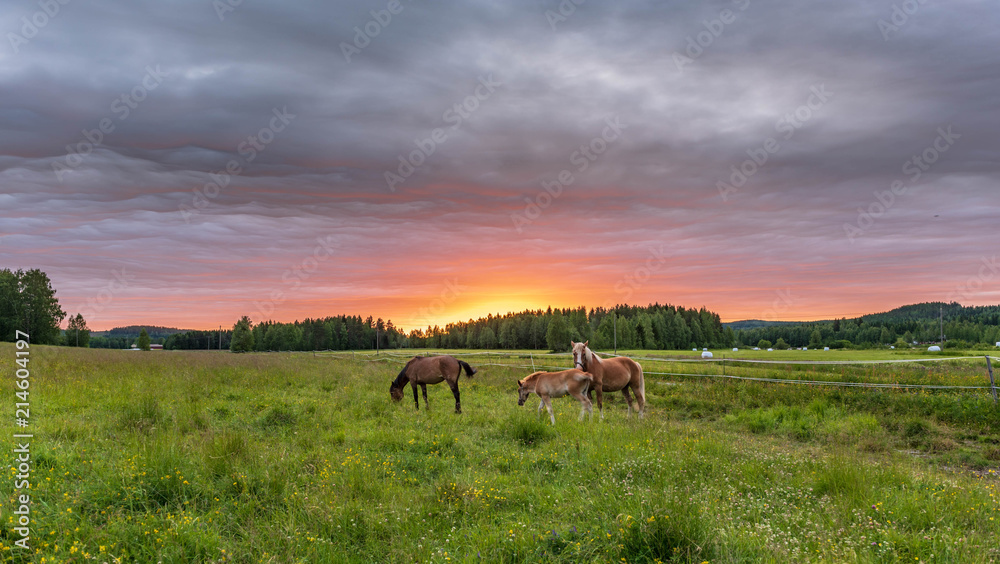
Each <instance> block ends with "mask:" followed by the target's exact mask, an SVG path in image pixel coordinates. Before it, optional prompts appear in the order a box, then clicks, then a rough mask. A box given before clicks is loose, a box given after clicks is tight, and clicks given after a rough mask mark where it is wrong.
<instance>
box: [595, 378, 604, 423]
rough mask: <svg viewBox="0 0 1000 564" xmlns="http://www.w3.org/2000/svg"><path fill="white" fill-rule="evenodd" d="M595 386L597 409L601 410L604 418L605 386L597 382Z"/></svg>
mask: <svg viewBox="0 0 1000 564" xmlns="http://www.w3.org/2000/svg"><path fill="white" fill-rule="evenodd" d="M595 384H596V383H595ZM594 387H595V388H597V410H598V411H600V412H601V419H604V386H602V385H601V384H596V385H595V386H594Z"/></svg>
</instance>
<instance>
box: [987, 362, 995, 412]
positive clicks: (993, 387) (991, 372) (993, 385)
mask: <svg viewBox="0 0 1000 564" xmlns="http://www.w3.org/2000/svg"><path fill="white" fill-rule="evenodd" d="M986 369H987V370H989V371H990V391H991V392H993V405H996V403H997V385H996V382H994V381H993V364H992V363H991V362H990V356H989V355H986Z"/></svg>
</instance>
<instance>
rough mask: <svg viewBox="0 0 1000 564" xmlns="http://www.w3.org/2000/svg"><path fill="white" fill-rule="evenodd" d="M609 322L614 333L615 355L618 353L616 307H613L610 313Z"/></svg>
mask: <svg viewBox="0 0 1000 564" xmlns="http://www.w3.org/2000/svg"><path fill="white" fill-rule="evenodd" d="M611 323H612V325H613V326H614V333H615V355H616V356H617V355H618V308H615V311H614V313H613V314H612V315H611Z"/></svg>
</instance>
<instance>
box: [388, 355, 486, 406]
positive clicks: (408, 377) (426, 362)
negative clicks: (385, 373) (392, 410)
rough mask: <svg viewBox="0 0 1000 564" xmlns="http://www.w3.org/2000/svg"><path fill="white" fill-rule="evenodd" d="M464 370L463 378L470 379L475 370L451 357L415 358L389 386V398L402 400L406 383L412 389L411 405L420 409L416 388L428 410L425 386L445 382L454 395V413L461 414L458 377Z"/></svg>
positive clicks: (462, 361)
mask: <svg viewBox="0 0 1000 564" xmlns="http://www.w3.org/2000/svg"><path fill="white" fill-rule="evenodd" d="M463 368H464V369H465V376H466V377H467V378H471V377H472V375H473V374H475V373H476V369H475V368H473V367H471V366H469V363H467V362H465V361H464V360H458V359H456V358H455V357H453V356H429V357H423V356H415V357H413V358H412V359H410V361H409V362H407V363H406V366H404V367H403V369H402V370H401V371H400V372H399V376H396V379H395V380H393V381H392V384H391V385H390V386H389V396H390V397H392V399H393V401H399V400H401V399H403V388H405V387H406V384H407V382H409V384H410V386H411V387H412V388H413V404H414V406H416V408H417V409H420V402H419V401H417V386H420V388H421V389H422V390H423V392H424V406H425V409H430V404H429V403H428V401H427V384H438V383H440V382H443V381H445V380H447V381H448V385H449V386H451V393H453V394H455V413H462V402H461V400H459V395H458V377H459V376H460V375H461V374H462V369H463Z"/></svg>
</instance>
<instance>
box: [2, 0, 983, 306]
mask: <svg viewBox="0 0 1000 564" xmlns="http://www.w3.org/2000/svg"><path fill="white" fill-rule="evenodd" d="M221 2H222V4H220V3H219V2H215V3H213V2H210V1H207V0H199V1H191V2H169V3H164V2H107V1H105V2H88V3H77V2H71V3H68V4H66V5H61V8H60V12H59V13H58V14H56V15H55V16H53V17H51V18H47V20H48V21H47V22H46V24H45V25H44V26H41V27H39V28H38V29H36V30H35V31H36V33H35V34H33V35H32V37H31V38H27V35H29V34H30V33H28V34H26V33H25V31H28V32H30V31H31V30H30V29H27V30H25V29H24V23H23V22H24V20H22V18H28V20H29V21H30V19H31V18H32V16H33V15H34V14H35V13H36V12H38V10H39V7H38V5H37V4H35V3H30V2H19V3H16V4H10V3H8V4H5V5H4V6H3V7H2V8H0V31H2V32H3V33H4V37H5V44H4V45H2V46H0V183H2V188H0V204H2V206H3V207H2V212H0V217H2V218H3V219H2V221H3V225H2V228H0V231H2V232H3V234H4V237H3V238H2V239H0V252H2V253H3V255H2V256H3V260H4V263H5V264H4V266H8V265H9V266H15V267H16V266H40V267H43V268H46V269H47V270H49V271H50V273H51V274H52V275H53V278H54V279H56V280H57V282H58V286H59V287H60V288H63V293H65V294H70V295H72V296H73V298H74V299H78V300H84V299H85V298H86V296H87V295H88V294H93V292H95V291H96V289H97V288H100V287H101V286H102V285H103V284H104V282H105V281H106V279H107V277H108V276H109V275H108V272H110V271H112V270H113V269H115V268H121V267H123V266H125V267H129V268H131V269H133V270H134V271H135V272H136V273H137V279H136V281H135V282H134V286H133V290H134V291H137V292H139V293H140V294H141V291H139V290H136V288H144V289H146V290H144V291H148V292H150V293H155V292H162V291H165V290H164V289H171V291H173V292H180V293H183V292H185V291H190V292H192V293H194V294H201V293H205V295H210V294H212V290H206V288H210V289H215V290H216V294H217V293H218V290H219V289H221V288H227V287H230V286H232V281H233V280H236V279H242V280H245V279H250V280H255V282H253V283H251V284H250V285H249V287H247V288H244V289H243V290H245V291H243V290H241V291H243V293H244V294H245V295H246V296H247V298H246V299H251V298H250V297H249V296H253V295H254V291H257V290H259V291H267V290H268V289H269V288H270V287H272V286H274V285H275V284H280V283H279V282H275V280H279V279H280V275H281V273H282V272H283V270H284V269H286V268H287V264H288V263H289V261H291V262H292V263H294V261H295V260H298V259H301V258H302V256H308V254H309V252H310V249H311V248H312V245H313V244H314V241H315V240H316V238H317V237H327V236H330V237H334V238H335V240H336V241H337V246H338V249H339V250H338V261H340V262H339V263H338V264H340V265H341V266H340V267H338V268H337V269H336V270H337V274H336V283H335V284H333V283H331V285H330V286H320V287H322V288H327V289H329V288H333V287H336V288H337V291H338V292H340V293H341V294H343V293H346V294H350V290H349V289H350V288H354V289H355V290H356V291H358V292H362V291H363V292H369V291H370V288H371V286H372V285H373V284H376V282H375V280H377V278H378V276H382V277H383V278H384V277H385V274H384V273H383V272H382V270H381V269H380V268H377V267H376V266H375V265H384V264H393V263H394V261H395V263H398V264H409V262H408V260H409V259H410V257H413V256H417V255H420V256H423V257H425V258H426V260H425V261H424V263H425V264H424V265H422V266H420V267H417V268H420V269H422V270H421V271H420V272H422V273H427V274H428V275H431V276H435V277H436V276H443V274H441V271H442V270H448V267H442V265H446V264H447V263H448V261H449V260H454V257H464V256H472V255H477V254H485V255H488V256H492V257H494V258H495V260H497V261H499V264H501V265H509V264H516V261H517V260H518V257H519V256H520V254H521V253H528V254H530V255H531V256H532V257H533V258H537V259H538V260H540V261H544V257H546V256H555V255H558V254H559V253H562V252H564V251H565V249H566V248H568V247H572V246H573V245H579V244H580V242H581V241H584V240H585V241H587V243H588V245H589V246H590V247H591V248H592V253H593V255H594V256H599V257H602V258H601V259H600V260H599V262H598V267H603V268H604V270H605V271H606V272H611V273H612V274H609V276H611V277H612V281H613V278H614V277H615V276H617V273H618V272H622V271H624V272H627V271H628V269H629V268H632V266H630V265H633V264H636V263H641V262H642V261H643V260H644V259H645V257H646V253H647V252H648V248H649V247H650V246H651V245H653V246H655V245H659V244H662V243H664V242H665V243H667V244H669V245H670V246H671V247H672V248H674V252H675V257H676V263H675V264H672V265H671V267H670V268H671V269H673V270H670V271H669V272H667V271H664V275H663V276H664V280H670V281H671V282H667V283H665V284H663V285H661V286H657V288H658V291H660V292H661V293H664V294H667V295H668V297H667V299H668V300H669V299H673V298H672V297H669V296H670V292H671V291H672V290H671V288H673V287H674V286H672V285H671V284H673V282H672V280H675V279H676V276H679V275H681V274H683V275H684V276H689V277H690V278H692V279H693V278H698V277H703V276H706V275H712V274H713V273H718V272H725V273H727V274H728V277H727V280H725V281H719V283H720V284H728V286H726V287H725V288H723V289H720V292H722V293H725V292H726V291H730V292H734V293H735V292H736V291H737V289H738V288H739V287H740V286H741V285H743V287H749V286H754V287H757V286H760V287H777V286H782V285H794V284H800V285H801V286H802V287H803V288H805V287H811V285H812V286H814V285H815V280H816V279H817V278H824V277H827V278H828V277H829V276H831V274H832V273H836V272H845V271H850V272H855V270H854V266H850V267H848V266H847V265H857V264H883V265H885V269H886V272H887V273H890V274H891V273H897V272H898V273H909V272H911V270H910V265H913V264H917V261H920V260H922V258H921V257H915V256H910V255H906V254H896V255H894V254H893V253H894V252H895V253H900V248H899V247H900V245H901V244H904V243H905V244H911V245H919V246H921V248H923V249H924V252H923V253H922V257H923V259H927V258H933V259H940V260H944V261H954V262H955V263H956V264H959V265H961V264H970V265H974V263H975V261H976V260H978V258H979V256H980V255H983V254H984V253H987V252H988V249H986V248H985V247H984V246H983V239H982V238H981V237H979V236H978V235H976V234H975V233H976V232H978V231H980V230H984V229H985V230H988V229H989V228H990V226H991V225H992V224H991V221H993V219H992V218H994V217H995V216H996V212H997V207H998V204H997V199H996V197H995V184H996V180H997V174H998V172H997V163H998V162H1000V161H998V159H997V141H996V136H995V133H994V132H995V131H996V130H997V125H998V121H1000V108H998V102H997V100H998V98H997V96H996V94H995V93H996V92H997V90H998V87H1000V84H998V82H1000V59H998V57H997V55H996V49H995V45H996V44H997V43H998V42H997V39H998V33H1000V32H998V31H997V25H996V24H997V23H998V22H997V20H998V16H997V13H996V11H995V10H993V9H992V5H991V4H990V3H987V2H959V3H949V4H943V3H938V2H934V1H933V0H927V1H925V2H916V0H909V1H907V2H899V1H897V2H892V1H880V2H847V3H836V4H831V3H827V4H792V5H789V4H787V3H778V2H765V1H760V0H749V1H737V2H715V3H707V4H693V3H664V2H639V1H636V2H616V3H598V2H586V3H583V4H581V5H579V6H576V5H575V4H573V3H572V2H570V1H569V0H564V1H562V2H555V1H543V2H532V3H525V4H514V3H504V2H486V1H482V2H444V3H441V2H438V3H424V2H419V1H415V0H401V1H400V3H399V4H398V7H397V6H396V5H395V4H391V3H390V2H389V1H370V2H362V3H357V2H324V3H320V2H311V3H306V4H296V3H293V4H286V3H279V2H270V3H259V2H258V3H249V2H243V3H241V4H239V5H237V6H233V7H232V9H231V10H228V9H227V10H219V9H218V6H220V5H226V4H224V2H225V0H221ZM570 6H572V7H573V9H572V10H569V9H568V7H570ZM390 7H392V8H393V10H394V11H396V12H397V13H394V14H390V13H389V8H390ZM560 10H562V12H561V13H560ZM373 11H374V12H375V13H374V14H373ZM556 14H560V15H558V16H557V15H556ZM220 16H221V17H220ZM387 16H391V18H387ZM904 16H905V17H904ZM389 20H391V21H389ZM880 21H881V22H882V23H881V24H880ZM359 30H360V31H359ZM372 31H377V33H376V34H372V33H370V32H372ZM12 36H16V37H21V38H22V39H25V38H26V39H25V40H24V41H19V40H18V39H16V38H14V39H12ZM345 53H346V56H345ZM348 59H349V60H348ZM484 84H491V85H493V86H492V87H491V88H490V89H489V91H488V95H485V96H483V95H482V94H483V93H484V90H483V88H482V85H484ZM477 89H478V90H477ZM817 91H820V92H825V93H828V96H826V97H825V98H824V99H822V100H819V99H817V98H816V95H815V93H816V92H817ZM477 92H478V93H479V94H480V96H479V97H478V98H477V97H476V94H477ZM456 105H458V107H457V108H456ZM279 114H280V115H284V116H286V117H285V119H284V121H282V120H280V119H279V120H278V121H277V122H275V121H274V120H275V116H277V115H279ZM803 118H804V119H803ZM609 119H617V120H619V121H620V123H621V124H623V130H622V132H621V135H620V138H617V139H616V140H615V141H614V142H608V141H607V140H606V139H605V141H604V142H603V143H601V142H597V141H595V139H599V138H600V136H601V135H602V131H603V130H604V128H605V127H606V125H607V123H608V120H609ZM102 124H103V125H102ZM276 125H277V126H279V127H280V129H279V127H275V126H276ZM102 127H103V128H104V129H105V131H101V129H102ZM949 127H950V128H951V131H953V132H954V133H956V134H957V135H958V137H957V138H956V139H955V140H954V142H953V144H951V145H949V146H948V150H947V151H939V152H938V154H937V158H936V159H935V162H934V163H933V164H930V165H929V166H928V169H927V170H922V171H921V172H922V174H921V175H920V178H913V177H912V175H909V174H907V173H906V172H905V171H904V166H905V164H906V163H907V162H908V161H909V160H910V159H912V158H913V157H915V156H920V155H923V154H924V152H925V151H927V150H928V148H929V147H933V146H934V142H935V139H936V138H937V137H938V135H939V134H938V131H939V128H945V129H947V128H949ZM435 130H440V131H441V133H443V134H444V139H443V141H440V142H437V141H435V142H434V143H433V144H432V145H427V142H428V139H432V138H433V136H434V135H435ZM98 134H99V136H100V139H99V142H96V141H97V139H98V137H97V136H98ZM439 139H440V137H439ZM768 139H773V140H774V142H775V143H776V144H777V146H778V148H777V150H775V151H773V152H766V149H764V147H766V143H767V142H768ZM421 143H423V146H424V147H433V153H432V154H430V155H418V157H421V158H419V160H420V161H422V163H421V164H419V166H414V167H413V168H414V171H413V172H412V174H410V175H408V176H407V177H406V178H405V179H404V181H403V182H401V183H400V184H399V185H398V186H394V188H395V191H390V189H389V186H388V185H387V182H386V178H385V174H386V172H391V173H399V172H400V169H399V167H400V157H402V158H403V159H404V160H406V159H408V158H409V157H410V155H412V154H413V153H414V151H420V150H421V149H420V147H421ZM939 145H940V144H939ZM587 147H597V148H601V147H606V150H605V151H604V152H603V153H602V154H599V155H594V158H593V159H590V158H587V157H582V158H585V159H586V164H587V166H586V170H582V167H581V163H582V162H583V161H581V160H580V159H581V154H585V152H586V151H585V150H586V148H587ZM772 148H773V145H772ZM748 151H749V152H748ZM761 151H765V153H762V152H761ZM762 154H766V156H767V160H766V162H764V163H763V164H757V163H753V164H752V165H747V166H748V167H749V168H745V169H744V172H745V171H746V170H749V169H753V173H752V174H749V175H744V176H749V177H748V178H747V179H746V181H745V184H743V185H741V186H735V185H734V180H737V181H738V180H739V175H736V176H735V177H734V170H739V169H740V167H741V166H743V165H744V163H746V162H747V161H748V159H751V158H752V157H753V155H758V157H760V155H762ZM932 156H933V154H932ZM411 161H412V159H411ZM231 163H235V164H236V168H235V169H233V168H231V170H238V172H235V173H233V172H231V173H227V174H224V175H221V176H220V175H219V173H220V172H221V171H225V169H226V167H227V166H230V164H231ZM411 164H415V163H412V162H411ZM404 168H405V167H404ZM563 170H568V171H570V172H571V173H572V175H573V183H572V184H571V185H569V186H566V187H565V189H564V190H563V191H562V192H561V193H560V195H559V196H557V197H556V198H554V199H552V200H551V201H550V203H549V204H548V205H546V206H545V207H544V209H541V215H540V217H539V218H538V220H537V221H533V222H532V223H530V224H528V225H526V226H524V228H523V229H521V231H520V232H519V231H518V230H516V229H515V222H514V221H512V216H514V215H516V214H524V213H525V212H526V206H528V205H529V202H536V203H537V202H540V201H543V200H544V198H542V199H541V200H540V194H542V193H543V184H542V183H543V182H552V181H553V180H555V179H556V178H557V177H558V176H559V174H560V172H561V171H563ZM56 171H58V174H57V172H56ZM213 173H214V174H215V176H212V174H213ZM220 178H221V179H222V180H220ZM894 181H902V182H904V183H905V187H906V190H905V191H904V192H903V193H902V194H899V195H896V196H894V198H893V200H892V202H891V204H890V205H888V206H887V209H885V208H886V206H885V205H884V204H885V202H884V201H880V200H879V199H878V197H877V194H876V192H885V191H887V190H890V186H892V183H893V182H894ZM212 182H215V184H212ZM720 182H726V183H727V184H729V185H731V186H733V188H735V190H733V191H731V192H727V193H726V197H725V198H723V197H721V196H720V192H719V188H718V187H719V183H720ZM876 204H879V205H882V207H883V210H882V213H879V207H878V205H876ZM859 208H860V209H861V210H862V211H863V212H869V215H870V216H877V217H870V218H869V219H871V222H870V224H869V222H868V220H866V219H865V218H863V217H859V211H858V209H859ZM184 210H187V212H185V211H184ZM935 214H937V215H940V216H941V217H940V218H939V219H938V220H937V221H932V219H933V216H934V215H935ZM849 225H854V226H861V227H863V229H862V233H861V234H860V235H857V234H855V235H856V236H855V237H853V238H851V237H849V236H848V235H849V231H845V229H846V227H845V226H849ZM852 241H853V242H852ZM430 242H433V247H434V248H433V249H428V245H429V243H430ZM151 249H156V251H154V252H151ZM150 254H155V255H156V257H157V258H156V260H155V261H154V260H151V259H149V258H146V257H148V256H149V255H150ZM705 254H708V255H710V256H714V257H717V260H718V261H725V262H727V263H728V264H730V265H733V264H736V265H739V266H738V268H737V269H736V272H737V274H733V271H731V270H730V269H731V268H732V267H731V266H728V267H723V266H721V265H719V264H712V262H711V261H705V260H703V259H701V258H698V257H703V256H705ZM752 256H754V257H759V260H761V261H763V266H761V267H760V270H757V269H758V266H757V263H756V262H755V260H757V259H752V258H751V257H752ZM892 256H896V257H898V259H891V258H886V257H892ZM813 257H819V258H818V259H816V260H812V259H813ZM893 260H898V261H901V264H895V263H894V262H893ZM870 261H874V262H870ZM330 264H333V263H330ZM802 265H808V267H804V266H802ZM507 268H510V267H509V266H508V267H507ZM872 268H874V267H872ZM957 268H960V267H957ZM969 268H972V266H969ZM871 270H872V269H871V268H869V269H868V270H864V272H868V274H867V275H865V276H867V277H868V278H866V280H867V283H868V284H877V283H879V280H877V279H874V278H871ZM739 272H742V274H738V273H739ZM376 273H377V274H376ZM783 273H784V274H783ZM572 275H573V274H570V276H572ZM858 275H859V276H861V275H862V274H858ZM783 276H787V278H783ZM899 276H900V277H903V274H899ZM755 277H756V278H760V280H757V279H756V278H755ZM890 278H891V276H890ZM751 280H752V282H751ZM900 280H902V278H901V279H900ZM421 283H423V284H426V281H425V280H424V279H421ZM316 284H318V282H317V279H316V278H313V279H312V280H311V281H310V282H309V285H310V288H314V287H315V285H316ZM430 285H431V286H433V284H430ZM605 285H606V284H605ZM938 286H940V287H941V288H944V287H946V286H948V284H946V283H943V282H942V283H939V284H938ZM384 287H385V288H386V291H391V292H405V288H406V287H408V286H407V283H406V281H405V280H395V279H393V280H390V281H388V282H385V286H384ZM928 288H931V289H930V290H929V289H928ZM935 288H937V286H934V284H933V283H930V282H928V283H927V284H923V285H921V286H920V288H919V290H920V291H922V292H925V294H922V296H923V297H925V298H926V299H932V298H934V296H933V295H927V294H926V292H927V291H936V289H935ZM651 289H652V287H651ZM915 291H916V290H915ZM331 292H332V290H331ZM752 299H754V298H752ZM757 299H759V300H760V301H761V302H762V303H763V302H767V301H769V299H770V297H769V296H768V295H767V292H765V295H764V296H763V297H760V298H757ZM678 301H683V300H682V299H679V300H678ZM730 301H732V300H730ZM727 303H728V302H727ZM234 307H235V309H232V308H229V306H227V307H226V308H221V307H220V309H219V310H218V311H219V312H220V315H222V316H223V317H225V318H226V319H228V318H229V317H234V316H235V313H233V312H235V311H238V310H239V307H236V306H234ZM511 307H513V308H517V307H518V305H517V304H512V306H511ZM227 308H228V309H227ZM751 313H752V312H751Z"/></svg>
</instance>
